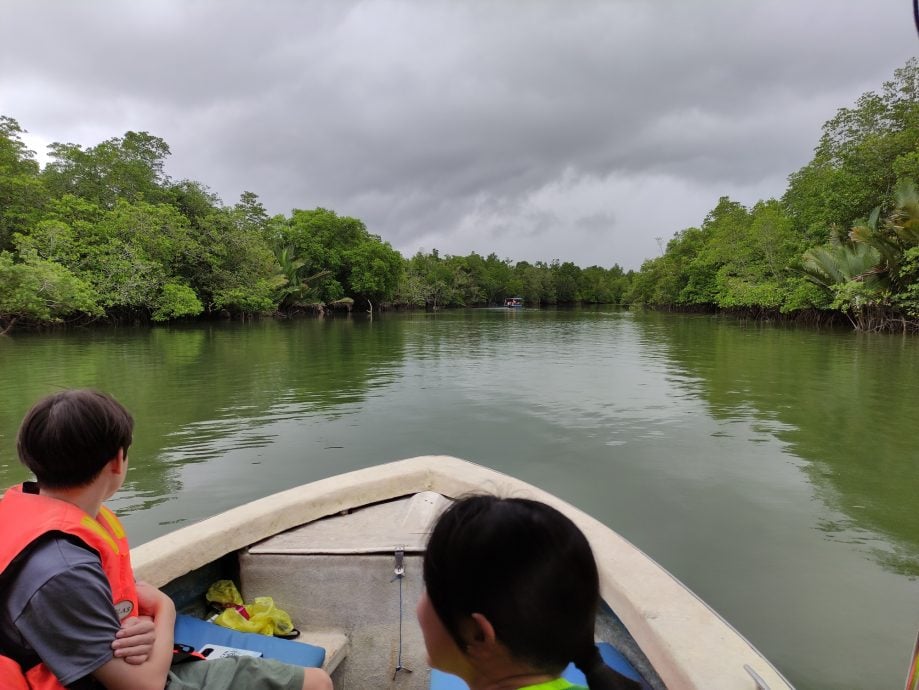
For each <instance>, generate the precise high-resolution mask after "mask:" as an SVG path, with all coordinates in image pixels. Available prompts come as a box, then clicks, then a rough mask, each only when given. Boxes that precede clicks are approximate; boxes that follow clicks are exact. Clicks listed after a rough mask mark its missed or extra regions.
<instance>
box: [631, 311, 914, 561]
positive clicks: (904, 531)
mask: <svg viewBox="0 0 919 690" xmlns="http://www.w3.org/2000/svg"><path fill="white" fill-rule="evenodd" d="M638 323H639V324H641V325H642V328H643V331H644V336H643V337H644V340H645V342H646V343H647V342H649V341H653V342H654V343H655V344H660V343H664V344H666V349H667V357H668V358H670V359H671V361H672V362H673V363H674V364H676V365H677V366H678V367H679V368H680V369H681V370H682V371H683V372H685V374H686V379H685V380H684V381H683V382H682V384H681V385H682V386H684V387H686V388H687V389H689V390H692V391H693V392H694V394H696V395H698V396H700V398H701V399H703V400H705V401H706V403H707V404H708V406H709V410H710V413H711V414H712V416H713V417H715V418H716V419H718V420H720V421H721V422H723V423H724V424H725V429H724V430H723V431H721V432H719V433H720V434H721V435H725V436H726V435H729V434H731V433H732V432H731V431H730V430H729V423H730V422H732V421H736V420H745V419H749V420H754V424H753V426H752V428H753V430H754V431H756V432H757V433H758V434H764V435H767V436H774V437H775V438H777V439H779V440H781V441H782V442H783V443H785V444H787V448H788V451H789V452H791V453H793V454H794V455H795V456H797V457H799V458H802V459H804V460H806V461H808V462H807V464H806V465H805V466H804V468H803V469H804V471H805V472H806V473H807V476H808V477H809V478H810V480H811V481H812V483H813V485H814V486H815V487H816V489H817V492H818V495H819V497H820V499H821V500H822V501H823V502H825V503H826V505H827V506H828V507H830V508H833V509H835V510H837V511H839V512H840V513H842V515H843V516H844V517H843V518H842V519H834V520H827V521H822V522H821V524H820V525H819V528H820V529H821V530H823V531H824V532H825V534H826V535H827V536H828V537H829V538H834V539H840V540H845V541H850V542H851V541H857V542H862V543H864V542H866V536H865V535H866V534H867V533H880V534H882V535H884V536H885V537H887V538H888V539H889V540H890V541H891V542H892V544H891V546H889V547H887V548H884V549H877V548H875V550H874V553H873V555H874V557H875V558H877V559H878V560H879V562H881V563H882V564H883V565H885V566H886V567H890V568H893V569H895V570H896V571H897V572H898V573H901V574H907V575H911V576H915V575H917V574H919V511H916V510H915V507H914V498H915V488H916V487H917V486H919V463H917V462H916V460H917V451H916V443H915V439H914V438H913V434H912V433H911V432H910V430H911V429H912V427H913V424H914V420H915V419H917V418H919V388H917V383H916V382H917V380H919V378H917V374H919V343H917V342H915V339H912V338H901V337H889V336H870V335H861V336H857V335H853V334H851V333H848V332H815V331H812V330H809V329H807V330H805V329H794V328H776V327H772V326H769V325H763V324H755V323H743V322H730V321H723V320H712V319H710V318H708V317H662V316H660V315H658V316H655V315H646V316H645V317H644V318H643V319H640V320H638ZM748 440H749V441H751V442H762V441H764V440H766V439H765V438H762V437H759V438H757V437H751V438H749V439H748Z"/></svg>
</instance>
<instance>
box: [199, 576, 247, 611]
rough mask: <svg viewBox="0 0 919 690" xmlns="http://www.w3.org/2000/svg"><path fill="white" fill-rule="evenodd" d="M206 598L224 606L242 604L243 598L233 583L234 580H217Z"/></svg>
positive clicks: (209, 589)
mask: <svg viewBox="0 0 919 690" xmlns="http://www.w3.org/2000/svg"><path fill="white" fill-rule="evenodd" d="M206 598H207V600H208V601H209V602H211V603H212V604H218V605H219V604H223V605H224V606H242V603H243V598H242V595H241V594H240V593H239V590H238V589H236V585H235V584H233V580H217V582H215V583H214V584H212V585H211V586H210V587H209V588H208V590H207V595H206Z"/></svg>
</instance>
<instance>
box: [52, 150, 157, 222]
mask: <svg viewBox="0 0 919 690" xmlns="http://www.w3.org/2000/svg"><path fill="white" fill-rule="evenodd" d="M48 148H49V151H50V157H51V162H50V163H49V164H48V165H47V166H46V167H45V170H44V172H43V173H42V177H43V178H44V180H45V183H46V184H47V186H48V189H49V191H50V192H51V193H52V194H53V195H54V196H63V195H64V194H68V193H69V194H73V195H74V196H78V197H81V198H83V199H87V200H90V201H92V202H94V203H96V204H98V205H99V206H101V207H103V208H108V209H111V208H114V207H115V204H116V202H117V201H119V200H127V201H137V200H140V199H146V200H147V201H154V202H155V201H165V200H167V199H168V194H166V193H165V190H164V184H165V183H166V182H167V178H166V174H165V170H164V166H165V161H166V158H167V157H168V156H169V146H168V145H167V144H166V142H165V141H163V140H162V139H160V138H159V137H155V136H152V135H151V134H149V133H147V132H127V133H126V134H125V135H124V136H123V137H116V138H113V139H109V140H107V141H103V142H102V143H101V144H98V145H96V146H91V147H89V148H86V149H83V148H81V147H80V146H78V145H76V144H60V143H54V144H51V145H50V146H49V147H48Z"/></svg>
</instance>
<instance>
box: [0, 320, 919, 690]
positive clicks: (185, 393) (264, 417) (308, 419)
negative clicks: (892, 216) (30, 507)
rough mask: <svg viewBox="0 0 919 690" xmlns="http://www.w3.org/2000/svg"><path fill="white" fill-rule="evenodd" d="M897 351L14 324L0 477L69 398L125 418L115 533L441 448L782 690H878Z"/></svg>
mask: <svg viewBox="0 0 919 690" xmlns="http://www.w3.org/2000/svg"><path fill="white" fill-rule="evenodd" d="M917 347H919V341H917V340H915V339H907V340H903V339H900V338H891V337H886V336H885V337H878V338H859V337H856V336H853V335H852V334H849V333H825V332H814V331H809V330H795V329H790V328H772V327H768V326H757V325H745V324H742V323H737V322H733V323H732V322H726V321H721V320H718V319H710V318H708V317H681V316H673V315H662V314H643V313H630V312H620V311H609V310H606V311H604V310H591V309H584V310H573V311H562V310H560V311H538V310H495V311H486V310H476V311H468V312H458V311H451V312H442V313H436V314H425V313H414V314H387V315H385V316H384V317H383V318H375V319H374V320H373V321H372V322H371V321H368V320H367V319H366V318H364V317H362V316H360V317H359V316H355V317H354V318H334V319H327V320H325V321H320V320H311V319H307V320H300V321H292V322H275V321H262V322H256V323H249V324H239V323H221V324H213V325H195V326H190V327H180V328H155V329H131V328H129V329H112V330H91V331H85V332H71V333H45V334H38V335H28V334H17V335H16V337H15V338H2V339H0V376H2V377H3V380H4V381H5V382H6V386H5V390H4V393H5V395H4V396H3V397H2V398H0V481H2V482H3V483H4V484H11V483H14V482H15V481H19V480H21V479H23V478H25V473H24V471H23V470H22V469H21V468H20V467H19V465H18V463H17V462H15V460H14V457H13V453H14V447H13V442H12V437H13V434H14V433H15V429H16V427H17V425H18V423H19V420H20V419H21V418H22V415H23V414H24V412H25V410H26V408H27V406H28V405H29V404H31V403H32V402H33V401H34V400H35V399H36V398H38V397H39V396H41V395H44V394H45V393H47V392H50V391H51V390H54V389H56V388H62V387H69V386H94V387H99V388H103V389H105V390H107V391H110V392H112V393H114V394H115V395H116V396H117V397H118V398H119V399H120V400H122V401H123V402H125V404H126V405H127V406H128V407H129V409H131V410H132V411H133V412H134V413H135V416H136V419H137V433H136V442H135V446H134V447H133V448H132V451H131V469H130V472H129V480H128V482H127V484H126V487H125V490H124V491H122V492H119V494H118V495H117V496H116V497H115V507H116V509H117V510H119V511H120V512H121V513H123V514H126V518H125V522H126V524H127V526H128V529H129V532H130V533H131V534H132V538H133V540H134V542H135V543H140V542H143V541H145V540H147V539H149V538H151V537H153V536H157V535H159V534H162V533H164V532H165V531H168V530H169V529H171V528H173V527H174V526H176V525H179V524H185V523H188V522H190V521H193V520H196V519H200V518H203V517H206V516H208V515H211V514H214V513H216V512H218V511H220V510H224V509H226V508H228V507H231V506H234V505H238V504H240V503H242V502H244V501H248V500H252V499H254V498H259V497H262V496H265V495H269V494H271V493H273V492H274V491H278V490H280V489H283V488H287V487H290V486H293V485H296V484H300V483H303V482H306V481H311V480H314V479H318V478H321V477H326V476H331V475H333V474H338V473H340V472H343V471H347V470H351V469H357V468H360V467H366V466H369V465H375V464H379V463H382V462H386V461H388V460H394V459H398V458H403V457H409V456H413V455H421V454H429V453H446V454H452V455H457V456H460V457H465V458H469V459H471V460H474V461H477V462H480V463H482V464H485V465H488V466H491V467H494V468H495V469H498V470H501V471H504V472H507V473H509V474H513V475H515V476H518V477H520V478H521V479H524V480H525V481H529V482H531V483H534V484H536V485H539V486H542V487H543V488H545V489H547V490H549V491H551V492H553V493H555V494H556V495H558V496H560V497H561V498H563V499H565V500H568V501H570V502H572V503H574V504H576V505H577V506H579V507H580V508H582V509H584V510H585V511H586V512H588V513H590V514H592V515H594V516H595V517H596V518H597V519H599V520H601V521H602V522H605V523H606V524H608V525H610V526H611V527H614V528H615V529H617V530H618V531H619V532H620V533H622V534H623V535H624V536H626V537H627V538H629V539H631V540H632V541H633V542H635V543H636V544H638V545H639V546H640V547H641V548H642V549H643V550H645V551H646V552H647V553H649V554H650V555H651V556H652V557H654V558H656V559H657V560H658V561H660V562H661V563H662V564H663V565H664V566H665V567H667V568H668V569H670V570H671V571H673V572H674V573H675V574H676V575H677V576H678V577H679V578H680V579H682V580H683V581H685V582H686V583H687V584H688V585H689V586H690V587H691V588H692V589H694V590H695V591H696V592H698V593H699V594H700V596H702V598H703V599H704V600H706V601H707V602H708V603H710V604H711V605H712V606H713V607H714V608H715V609H716V610H718V611H719V613H721V614H723V615H725V616H726V617H727V619H728V620H729V621H730V622H731V623H732V624H734V625H735V626H736V627H738V628H739V629H740V630H741V631H742V632H743V633H744V634H745V635H746V636H748V637H749V638H750V639H751V640H752V641H753V642H754V643H755V644H756V645H757V646H759V647H761V648H762V649H763V651H764V652H765V653H766V654H767V656H769V657H770V658H771V659H772V660H773V661H774V662H776V663H777V664H778V665H779V667H780V668H781V669H782V670H783V671H784V672H785V673H786V674H788V675H789V676H790V677H791V679H792V681H793V682H795V683H796V684H797V685H798V686H799V687H802V688H820V689H823V688H825V689H827V690H829V689H830V688H837V687H885V686H892V685H895V684H896V683H897V682H899V681H900V680H902V679H900V678H899V676H900V672H899V667H900V666H902V665H905V661H906V659H905V657H906V654H908V652H909V646H910V640H911V639H912V638H914V635H915V629H914V628H915V620H916V617H917V615H919V609H917V604H916V602H919V583H916V582H913V581H911V580H910V579H909V577H904V575H907V576H912V575H915V574H916V562H917V554H919V515H917V514H916V512H915V511H914V510H912V503H911V501H912V498H913V496H915V493H916V491H917V489H919V476H917V471H919V469H917V463H916V462H915V451H914V450H913V449H912V444H911V443H910V441H911V429H912V425H911V421H912V420H914V419H916V415H917V412H919V409H917V408H919V400H917V395H916V391H915V390H914V388H915V385H914V381H915V380H916V376H915V374H916V371H915V368H916V366H917V364H916V361H917V359H916V355H917V352H916V348H917ZM900 642H902V646H898V645H900ZM841 649H843V650H847V654H845V655H842V656H843V657H844V658H840V657H841V655H840V654H839V650H841ZM848 650H856V651H858V652H859V653H854V652H853V653H849V651H848ZM901 655H902V657H903V658H902V660H901V659H900V656H901Z"/></svg>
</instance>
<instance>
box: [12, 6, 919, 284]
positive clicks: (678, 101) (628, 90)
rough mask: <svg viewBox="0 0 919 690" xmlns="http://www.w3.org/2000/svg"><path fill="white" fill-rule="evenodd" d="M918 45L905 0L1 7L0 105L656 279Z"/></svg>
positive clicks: (43, 130) (423, 224)
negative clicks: (665, 262)
mask: <svg viewBox="0 0 919 690" xmlns="http://www.w3.org/2000/svg"><path fill="white" fill-rule="evenodd" d="M917 49H919V40H917V38H916V33H915V29H914V27H913V24H912V6H911V2H910V0H757V1H754V0H607V1H605V2H585V1H580V0H557V1H555V2H538V1H524V0H517V1H505V2H499V1H496V0H492V1H488V2H484V1H483V2H471V1H464V2H459V1H457V2H433V1H431V0H424V1H422V0H418V1H417V2H382V1H381V2H357V3H348V2H342V1H341V0H334V1H329V2H307V1H302V0H297V1H290V2H282V1H278V0H274V1H271V2H267V1H266V2H258V3H256V2H252V0H243V1H229V0H206V1H205V0H200V1H190V0H176V1H175V2H167V1H166V0H148V1H146V2H139V1H135V2H123V1H121V0H118V1H117V2H114V1H113V2H103V1H101V0H96V1H93V0H83V1H76V0H71V1H66V2H65V1H64V0H59V1H56V2H48V1H43V0H4V2H3V12H2V20H0V114H6V115H10V116H12V117H14V118H16V119H17V120H19V122H20V124H21V125H22V126H23V127H24V128H25V129H27V130H28V131H29V134H28V136H27V137H26V140H27V142H28V144H29V145H30V146H31V147H32V148H33V149H35V150H36V151H37V152H38V153H39V157H40V159H42V156H41V154H43V153H44V147H45V146H46V145H47V144H48V143H50V142H52V141H66V142H74V143H78V144H81V145H83V146H91V145H95V144H97V143H99V142H100V141H103V140H105V139H108V138H110V137H114V136H121V135H122V134H124V132H125V131H128V130H138V131H139V130H146V131H148V132H150V133H151V134H154V135H156V136H159V137H162V138H163V139H165V140H166V141H167V142H168V144H169V146H170V148H171V150H172V156H171V158H170V159H169V161H168V164H167V172H168V173H169V174H170V176H172V177H173V178H176V179H181V178H190V179H194V180H198V181H200V182H203V183H205V184H206V185H208V186H209V187H210V188H211V190H212V191H214V192H215V193H217V194H218V195H219V196H220V197H221V199H222V200H223V201H224V202H225V203H228V204H232V203H235V202H236V201H237V199H238V197H239V194H240V193H241V192H242V191H244V190H250V191H253V192H256V193H257V194H258V195H259V196H260V197H261V199H262V202H263V203H264V204H265V206H266V207H267V208H268V210H269V211H270V212H271V213H285V214H289V213H290V211H291V209H293V208H305V209H309V208H315V207H316V206H322V207H325V208H330V209H333V210H335V211H336V212H338V213H339V214H342V215H350V216H356V217H358V218H361V219H362V220H363V221H364V222H365V223H366V224H367V227H368V229H369V230H370V231H371V232H373V233H376V234H378V235H381V236H382V237H383V239H385V240H387V241H389V242H390V243H392V245H393V246H394V247H396V248H397V249H398V250H400V251H401V252H402V253H403V254H405V255H410V254H413V253H414V252H416V251H417V250H418V249H420V248H423V249H425V250H430V249H432V248H437V249H438V250H440V251H441V253H448V254H468V253H469V252H471V251H477V252H480V253H483V254H487V253H489V252H492V251H494V252H497V253H498V255H499V256H501V257H509V258H512V259H514V260H520V259H526V260H530V261H533V260H545V261H550V260H552V259H556V258H557V259H560V260H562V261H567V260H571V261H574V262H575V263H577V264H578V265H580V266H588V265H592V264H600V265H603V266H611V265H612V264H613V263H619V264H620V265H622V266H624V267H627V268H637V267H638V266H639V265H640V264H641V262H642V260H643V259H645V258H648V257H651V256H654V255H657V254H658V253H659V251H660V250H659V245H658V241H657V240H656V238H662V240H663V241H664V242H665V241H666V240H667V239H669V238H670V237H671V236H672V235H673V233H674V232H676V231H678V230H681V229H683V228H685V227H689V226H693V225H698V224H699V223H700V222H701V221H702V219H703V218H704V217H705V214H706V213H707V212H708V211H709V210H710V209H711V208H712V207H713V206H714V205H715V204H716V203H717V200H718V197H719V196H722V195H729V196H731V197H732V198H734V199H736V200H738V201H741V202H743V203H745V204H752V203H754V202H755V201H757V200H758V199H762V198H769V197H773V196H780V195H781V194H782V192H783V191H784V189H785V186H786V178H787V176H788V174H789V173H790V172H792V171H794V170H796V169H797V168H799V167H800V166H801V165H803V164H805V163H806V162H807V161H808V160H810V158H811V155H812V152H813V148H814V146H815V145H816V143H817V140H818V137H819V135H820V127H821V125H822V124H823V123H824V122H825V121H826V120H827V119H829V118H830V117H832V116H833V114H834V113H835V112H836V110H837V109H838V108H840V107H842V106H848V105H852V104H853V103H854V101H855V99H856V98H858V96H859V95H861V94H862V93H863V92H865V91H868V90H879V89H880V88H881V85H882V83H883V82H884V81H885V80H888V79H890V78H891V77H892V76H893V71H894V70H895V69H896V68H897V67H900V66H902V65H903V64H904V63H905V62H906V60H907V59H908V58H909V57H910V56H912V55H915V54H917V53H919V50H917Z"/></svg>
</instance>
